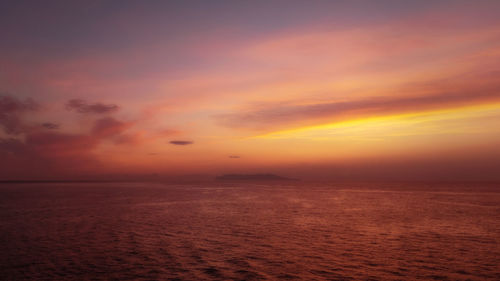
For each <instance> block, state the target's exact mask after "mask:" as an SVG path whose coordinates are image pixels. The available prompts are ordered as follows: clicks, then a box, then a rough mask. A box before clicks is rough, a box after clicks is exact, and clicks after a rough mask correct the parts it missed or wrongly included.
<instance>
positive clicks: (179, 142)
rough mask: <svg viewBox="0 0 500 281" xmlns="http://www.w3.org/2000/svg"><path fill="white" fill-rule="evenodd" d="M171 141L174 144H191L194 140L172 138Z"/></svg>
mask: <svg viewBox="0 0 500 281" xmlns="http://www.w3.org/2000/svg"><path fill="white" fill-rule="evenodd" d="M169 143H170V144H173V145H190V144H193V142H192V141H186V140H172V141H170V142H169Z"/></svg>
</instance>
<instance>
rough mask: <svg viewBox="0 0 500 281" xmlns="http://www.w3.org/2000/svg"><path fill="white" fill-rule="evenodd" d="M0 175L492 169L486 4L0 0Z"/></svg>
mask: <svg viewBox="0 0 500 281" xmlns="http://www.w3.org/2000/svg"><path fill="white" fill-rule="evenodd" d="M0 40H1V41H0V179H45V178H65V179H67V178H72V177H75V178H76V177H81V176H83V175H86V176H92V175H94V176H97V175H104V174H129V175H140V174H151V173H158V174H160V175H189V174H200V175H218V174H225V173H256V172H271V173H277V174H280V175H285V176H291V177H297V178H303V179H317V178H321V179H355V180H365V179H367V180H368V179H377V180H379V179H380V180H383V179H390V180H427V179H431V180H500V1H9V0H7V1H1V2H0Z"/></svg>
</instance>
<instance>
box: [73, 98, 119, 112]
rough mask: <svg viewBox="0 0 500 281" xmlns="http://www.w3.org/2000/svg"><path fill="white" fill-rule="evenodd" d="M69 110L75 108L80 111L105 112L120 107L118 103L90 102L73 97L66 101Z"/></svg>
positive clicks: (114, 110) (113, 110) (116, 109)
mask: <svg viewBox="0 0 500 281" xmlns="http://www.w3.org/2000/svg"><path fill="white" fill-rule="evenodd" d="M66 108H67V109H68V110H75V111H76V112H78V113H91V114H92V113H95V114H105V113H113V112H116V111H118V109H119V108H120V107H119V106H118V105H116V104H103V103H99V102H98V103H92V104H90V103H88V102H87V101H85V100H82V99H72V100H69V101H68V102H67V103H66Z"/></svg>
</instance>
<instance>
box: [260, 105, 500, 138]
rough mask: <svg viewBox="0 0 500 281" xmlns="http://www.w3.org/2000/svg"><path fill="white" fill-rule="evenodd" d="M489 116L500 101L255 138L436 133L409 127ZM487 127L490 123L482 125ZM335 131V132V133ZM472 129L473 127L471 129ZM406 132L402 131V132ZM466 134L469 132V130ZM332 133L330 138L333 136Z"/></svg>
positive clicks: (498, 108)
mask: <svg viewBox="0 0 500 281" xmlns="http://www.w3.org/2000/svg"><path fill="white" fill-rule="evenodd" d="M488 115H500V103H492V104H482V105H474V106H465V107H457V108H451V109H440V110H430V111H422V112H413V113H404V114H395V115H387V116H376V117H368V118H358V119H352V120H347V121H340V122H335V123H329V124H322V125H315V126H306V127H301V128H295V129H290V130H281V131H275V132H271V133H267V134H263V135H258V136H254V137H253V138H264V139H278V138H309V139H325V138H330V137H335V136H340V135H341V136H348V137H349V136H350V137H356V136H359V135H367V134H369V133H372V134H373V133H374V134H375V135H378V136H398V135H417V134H435V133H436V132H432V130H430V128H429V127H427V128H420V129H421V131H411V133H409V132H406V131H407V130H408V128H409V127H411V126H414V125H418V124H422V123H431V124H432V123H438V122H440V121H446V120H465V121H464V123H467V120H469V119H472V118H478V117H484V116H488ZM482 125H483V126H486V125H487V124H482ZM438 127H439V131H440V133H452V132H453V130H455V133H464V132H465V131H464V130H460V129H459V130H458V131H456V130H457V128H446V127H440V126H438ZM334 130H335V135H332V132H333V131H334ZM468 130H469V131H468V132H472V131H470V130H471V128H468ZM401 131H402V132H401ZM465 133H466V132H465ZM329 136H330V137H329Z"/></svg>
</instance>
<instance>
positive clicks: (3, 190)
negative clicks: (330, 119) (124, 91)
mask: <svg viewBox="0 0 500 281" xmlns="http://www.w3.org/2000/svg"><path fill="white" fill-rule="evenodd" d="M499 242H500V186H499V185H495V184H408V183H399V184H394V183H391V184H382V183H377V184H363V183H350V184H349V183H341V184H339V183H304V182H292V183H281V184H280V183H274V184H266V183H218V182H212V183H205V184H153V183H80V184H78V183H50V184H49V183H44V184H42V183H40V184H1V185H0V253H1V255H0V280H23V279H25V280H169V279H170V280H228V279H229V280H275V279H283V280H286V279H290V280H293V279H302V280H349V279H353V280H360V279H361V280H408V279H423V280H429V279H436V280H488V279H489V280H500V267H499V259H500V243H499Z"/></svg>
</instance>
